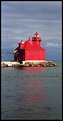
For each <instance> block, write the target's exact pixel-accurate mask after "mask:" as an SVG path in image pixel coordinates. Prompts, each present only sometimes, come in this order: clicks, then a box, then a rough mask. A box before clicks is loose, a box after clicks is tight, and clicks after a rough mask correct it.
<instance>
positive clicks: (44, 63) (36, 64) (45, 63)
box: [1, 60, 57, 67]
mask: <svg viewBox="0 0 63 121" xmlns="http://www.w3.org/2000/svg"><path fill="white" fill-rule="evenodd" d="M56 65H57V64H56V63H54V62H53V61H36V60H35V61H22V63H19V62H17V61H13V62H11V61H2V62H1V67H30V66H31V67H33V66H34V67H54V66H56Z"/></svg>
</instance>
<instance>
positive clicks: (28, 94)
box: [17, 80, 45, 105]
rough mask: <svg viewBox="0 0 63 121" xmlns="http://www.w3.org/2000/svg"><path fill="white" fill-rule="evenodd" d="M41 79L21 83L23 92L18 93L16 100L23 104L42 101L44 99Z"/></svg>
mask: <svg viewBox="0 0 63 121" xmlns="http://www.w3.org/2000/svg"><path fill="white" fill-rule="evenodd" d="M42 81H44V80H31V81H28V82H25V83H24V84H23V85H21V86H22V88H23V94H22V93H19V94H18V100H17V101H18V102H20V103H23V104H25V105H30V104H32V105H33V104H37V103H38V104H40V103H43V102H44V100H45V91H44V85H43V83H42Z"/></svg>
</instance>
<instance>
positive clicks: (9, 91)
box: [1, 63, 62, 120]
mask: <svg viewBox="0 0 63 121" xmlns="http://www.w3.org/2000/svg"><path fill="white" fill-rule="evenodd" d="M57 64H58V66H57V67H46V68H45V67H26V68H12V67H7V68H6V67H5V68H2V69H1V119H18V120H19V119H31V120H33V119H35V120H36V119H41V120H43V119H47V120H50V119H56V120H57V119H62V66H61V63H57Z"/></svg>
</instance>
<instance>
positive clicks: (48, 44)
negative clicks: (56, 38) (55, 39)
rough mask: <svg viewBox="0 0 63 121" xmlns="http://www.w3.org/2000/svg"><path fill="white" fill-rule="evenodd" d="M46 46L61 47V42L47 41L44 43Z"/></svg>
mask: <svg viewBox="0 0 63 121" xmlns="http://www.w3.org/2000/svg"><path fill="white" fill-rule="evenodd" d="M46 47H61V44H59V43H52V42H49V43H47V44H46Z"/></svg>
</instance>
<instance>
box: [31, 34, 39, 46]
mask: <svg viewBox="0 0 63 121" xmlns="http://www.w3.org/2000/svg"><path fill="white" fill-rule="evenodd" d="M32 41H34V42H35V43H36V44H37V45H40V41H41V38H40V36H39V34H38V32H36V33H35V34H34V36H33V37H32Z"/></svg>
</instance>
